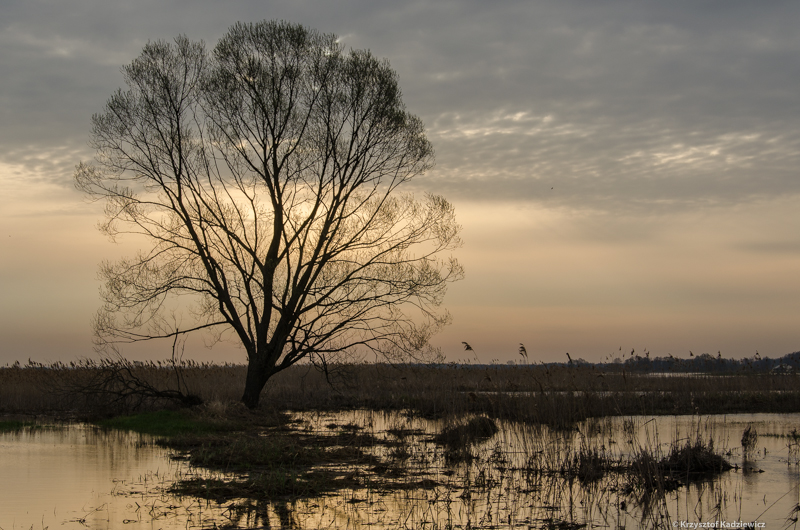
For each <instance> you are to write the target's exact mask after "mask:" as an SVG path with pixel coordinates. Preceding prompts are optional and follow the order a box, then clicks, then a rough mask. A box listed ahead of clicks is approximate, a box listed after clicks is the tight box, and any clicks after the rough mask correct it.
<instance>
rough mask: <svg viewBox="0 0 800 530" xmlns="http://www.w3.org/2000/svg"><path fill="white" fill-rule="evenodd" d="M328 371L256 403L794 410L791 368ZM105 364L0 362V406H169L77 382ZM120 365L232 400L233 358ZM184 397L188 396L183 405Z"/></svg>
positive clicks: (518, 415) (114, 410)
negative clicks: (719, 371)
mask: <svg viewBox="0 0 800 530" xmlns="http://www.w3.org/2000/svg"><path fill="white" fill-rule="evenodd" d="M334 368H335V369H334V370H332V371H330V372H329V373H327V374H323V373H320V372H319V371H317V370H316V369H314V368H313V367H311V366H302V365H300V366H294V367H292V368H290V369H288V370H285V371H284V372H281V373H279V374H277V375H276V376H274V377H273V378H272V379H270V381H269V383H268V385H267V388H266V389H265V390H264V393H263V394H262V398H261V406H262V407H263V408H266V409H270V410H342V409H348V408H360V409H373V410H411V411H414V413H415V414H418V415H421V416H424V417H447V416H451V415H453V416H462V415H464V414H483V415H486V416H488V417H491V418H494V419H508V420H514V421H522V422H530V423H543V424H547V425H550V426H554V427H561V428H570V426H571V425H573V424H574V423H575V422H576V421H581V420H584V419H586V418H592V417H603V416H617V415H659V414H698V413H699V414H723V413H736V412H800V385H798V382H800V376H798V375H795V374H770V373H756V372H739V373H735V374H721V375H720V374H713V375H712V374H673V375H672V376H670V377H663V376H660V375H658V374H639V373H634V374H630V373H625V372H624V371H623V372H620V371H618V370H616V369H615V367H613V366H612V367H610V368H611V369H609V370H603V369H599V368H597V367H594V366H565V365H555V366H554V365H550V366H544V365H535V366H513V367H509V366H505V365H496V366H488V367H487V366H471V365H457V364H451V365H435V366H426V365H387V364H358V365H342V366H337V367H334ZM105 369H107V367H106V366H103V365H101V364H100V363H94V362H88V361H87V362H81V363H70V364H61V363H55V364H48V365H45V364H38V363H29V364H28V365H24V366H20V365H14V366H6V367H0V413H2V414H4V415H32V416H36V415H54V416H59V417H77V418H91V417H98V416H108V415H114V414H120V413H126V412H134V411H137V410H155V409H159V408H164V407H169V406H176V405H180V403H176V402H171V401H170V400H169V399H167V398H163V397H162V398H158V397H152V398H148V399H138V400H137V399H134V398H130V397H129V398H126V399H115V396H114V395H112V394H111V393H106V394H103V393H102V392H97V391H95V390H96V389H94V390H93V391H91V392H88V391H87V390H86V388H87V386H88V383H87V382H90V381H93V380H94V379H96V378H97V377H98V374H100V373H102V371H103V370H105ZM129 369H130V373H131V374H133V376H134V377H135V378H137V379H138V380H140V381H143V382H145V384H147V385H149V386H150V387H151V388H153V389H155V390H158V391H160V392H181V393H182V394H184V395H188V396H192V397H196V398H197V400H198V401H197V403H199V402H206V403H209V402H229V401H238V399H239V398H240V395H241V391H242V389H243V382H244V377H245V373H246V369H245V367H244V366H241V365H230V364H228V365H220V364H199V363H194V362H184V363H181V364H180V365H178V366H177V369H176V366H174V365H172V364H171V363H169V362H148V363H129ZM190 403H195V402H192V401H190Z"/></svg>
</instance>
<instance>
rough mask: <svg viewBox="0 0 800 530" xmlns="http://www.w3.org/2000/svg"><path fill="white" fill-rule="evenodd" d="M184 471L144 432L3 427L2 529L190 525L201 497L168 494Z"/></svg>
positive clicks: (0, 473) (0, 466)
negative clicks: (168, 487) (155, 523)
mask: <svg viewBox="0 0 800 530" xmlns="http://www.w3.org/2000/svg"><path fill="white" fill-rule="evenodd" d="M183 472H185V470H184V469H182V468H181V464H179V463H175V462H171V461H170V460H169V458H168V452H167V451H165V450H164V449H162V448H159V447H157V446H156V445H154V444H153V443H152V439H151V438H149V437H147V436H143V435H138V434H133V433H128V432H120V431H104V430H100V429H98V428H95V427H92V426H87V425H66V426H63V425H62V426H38V427H34V428H25V429H22V430H19V431H14V432H5V433H0V477H3V480H2V481H0V528H2V529H3V530H11V529H25V530H29V529H33V530H36V529H46V528H48V527H49V528H64V529H67V530H70V529H85V528H123V527H124V528H130V529H135V528H152V527H153V526H152V523H153V521H159V522H160V521H163V522H164V523H166V524H161V523H159V526H158V527H161V528H185V527H186V523H187V521H189V520H191V519H192V518H194V519H198V520H199V517H200V516H195V515H192V514H193V513H197V512H198V506H195V505H199V504H201V503H198V502H197V501H196V500H186V501H181V500H178V499H174V498H170V497H165V496H164V495H163V486H164V485H167V484H171V483H172V482H173V481H174V480H175V478H176V476H179V475H180V474H182V473H183ZM12 477H13V478H12ZM202 504H203V505H204V504H205V503H202Z"/></svg>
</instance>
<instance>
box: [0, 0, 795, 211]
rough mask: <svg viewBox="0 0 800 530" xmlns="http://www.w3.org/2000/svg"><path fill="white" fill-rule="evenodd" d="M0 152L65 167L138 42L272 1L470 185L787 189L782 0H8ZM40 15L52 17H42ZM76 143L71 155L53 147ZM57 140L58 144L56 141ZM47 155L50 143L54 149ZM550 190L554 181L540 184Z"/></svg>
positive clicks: (614, 190) (790, 123)
mask: <svg viewBox="0 0 800 530" xmlns="http://www.w3.org/2000/svg"><path fill="white" fill-rule="evenodd" d="M4 9H5V11H4V21H3V23H2V25H0V45H2V46H3V49H4V53H3V55H2V58H0V68H2V69H3V72H4V76H3V78H2V80H0V104H1V105H0V108H2V111H0V112H2V122H3V123H4V124H14V125H13V126H10V125H5V126H4V127H2V128H1V129H0V143H1V144H2V149H1V150H0V159H2V160H3V161H5V162H7V163H19V164H24V165H27V166H29V167H31V168H35V169H37V170H38V171H41V169H42V167H43V166H44V165H47V164H50V165H51V166H52V168H53V175H54V177H53V178H57V179H61V180H62V181H64V182H67V181H68V180H69V178H68V177H69V174H70V173H71V167H72V165H73V164H74V162H77V158H85V157H87V156H90V155H91V151H89V150H88V148H87V147H86V142H87V138H88V129H89V117H90V116H91V114H92V113H93V112H96V111H97V110H99V109H100V108H101V107H102V104H103V103H104V101H105V100H106V98H107V97H108V96H109V95H110V94H111V92H112V91H113V90H114V89H115V88H116V87H117V86H119V84H120V83H121V77H120V75H119V67H120V66H121V65H122V64H124V63H127V62H129V61H130V60H131V59H133V58H134V57H135V56H136V55H137V54H138V52H139V50H140V49H141V46H142V45H143V44H144V43H145V42H146V41H147V40H152V39H157V38H163V39H171V38H173V37H175V36H176V35H178V34H180V33H186V34H187V35H189V37H190V38H193V39H197V40H200V39H203V40H205V41H206V42H207V43H208V44H209V45H210V46H213V43H214V42H215V41H216V39H217V38H219V36H220V35H222V33H224V31H225V30H226V29H227V27H228V26H229V25H230V24H232V23H233V22H234V21H236V20H250V21H252V20H259V19H262V18H267V17H269V18H283V19H287V20H291V21H295V22H300V23H303V24H306V25H309V26H311V27H315V28H317V29H319V30H321V31H325V32H334V33H337V34H339V35H340V36H341V40H342V42H343V43H344V44H345V45H346V46H352V47H355V48H370V49H372V50H373V51H374V53H375V54H376V55H378V56H382V57H388V58H389V59H390V61H391V63H392V65H393V66H394V67H395V68H396V69H397V71H398V73H399V75H400V82H401V86H402V88H403V90H404V95H405V100H406V102H407V104H408V108H409V110H410V111H412V112H414V113H415V114H418V115H420V116H421V117H422V118H423V120H424V121H425V123H426V124H427V126H428V130H429V136H430V138H431V139H432V141H433V142H434V145H435V147H436V150H437V156H438V159H437V167H436V169H435V170H434V171H433V172H431V174H430V175H429V177H428V178H426V179H424V180H420V182H419V184H418V186H420V187H422V188H425V189H429V190H433V191H438V192H442V193H445V194H447V195H448V196H453V197H460V198H464V199H469V200H480V199H483V200H509V199H514V200H523V201H532V202H535V203H541V204H547V205H562V206H566V207H570V208H587V209H605V210H608V211H611V210H614V209H619V208H640V209H642V210H648V209H652V208H659V209H667V210H669V209H683V208H695V207H698V206H708V205H730V204H737V203H742V202H747V201H750V200H753V199H754V198H756V199H757V198H763V197H770V196H781V195H787V194H789V195H796V194H800V179H797V178H796V176H797V169H796V168H797V167H800V165H799V164H798V163H800V133H798V132H797V130H796V124H795V119H794V116H796V115H797V113H798V111H799V110H800V108H798V107H800V96H798V95H797V92H796V90H795V87H796V86H797V84H798V80H800V65H798V63H797V61H796V60H795V59H794V58H795V57H796V56H797V54H798V52H800V36H798V34H797V32H796V28H795V26H794V23H793V21H795V20H797V15H798V14H800V13H799V11H800V7H798V6H797V5H795V4H794V3H790V2H769V3H766V4H764V3H761V4H758V5H755V4H752V3H751V2H732V1H726V2H716V1H711V2H690V1H675V2H649V3H641V2H631V1H627V0H615V1H608V2H602V3H599V2H589V1H585V0H583V1H578V0H574V1H564V0H559V1H555V0H552V1H544V2H536V3H531V2H522V1H503V2H495V3H492V4H491V5H488V4H485V3H482V2H436V3H430V2H417V1H404V2H392V3H388V2H387V3H375V2H362V1H346V2H338V3H337V4H336V5H335V6H333V5H329V4H322V5H320V4H319V3H316V2H310V1H299V2H288V1H279V2H273V3H271V5H270V9H269V10H265V9H263V5H262V4H261V3H259V2H255V1H243V2H237V3H235V4H230V3H225V4H220V3H218V2H212V1H210V0H208V1H201V2H193V3H192V5H191V9H189V6H188V5H187V4H186V3H185V2H180V1H173V2H166V3H164V2H161V3H159V2H154V1H147V2H137V3H136V4H135V5H133V4H130V3H123V2H99V1H97V0H75V1H71V2H64V3H59V4H52V5H51V4H44V3H42V2H22V1H12V2H7V6H4ZM45 14H46V16H45ZM65 152H70V153H74V154H75V155H77V156H76V160H74V161H71V162H70V163H66V162H67V161H66V159H65V158H64V157H63V156H61V154H62V153H65ZM50 153H53V154H52V156H51V155H50ZM48 157H49V158H50V160H49V161H48V160H46V159H47V158H48ZM551 188H552V190H551Z"/></svg>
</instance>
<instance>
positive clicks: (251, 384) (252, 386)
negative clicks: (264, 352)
mask: <svg viewBox="0 0 800 530" xmlns="http://www.w3.org/2000/svg"><path fill="white" fill-rule="evenodd" d="M267 379H269V374H268V373H267V371H266V370H264V369H263V368H262V367H261V366H259V363H257V362H255V360H252V359H251V360H250V362H249V363H248V365H247V379H246V380H245V383H244V394H243V395H242V403H244V405H245V406H246V407H247V408H248V409H254V408H256V407H257V406H258V400H259V398H260V397H261V391H262V390H263V389H264V385H265V384H267Z"/></svg>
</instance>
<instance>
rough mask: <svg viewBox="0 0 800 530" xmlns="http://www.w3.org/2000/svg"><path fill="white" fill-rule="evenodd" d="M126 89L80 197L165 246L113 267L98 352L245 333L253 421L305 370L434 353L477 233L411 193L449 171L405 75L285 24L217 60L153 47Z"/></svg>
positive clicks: (84, 174) (190, 50)
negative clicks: (364, 356) (330, 362)
mask: <svg viewBox="0 0 800 530" xmlns="http://www.w3.org/2000/svg"><path fill="white" fill-rule="evenodd" d="M122 73H123V76H124V81H125V83H126V85H127V88H124V89H120V90H118V91H116V92H115V93H114V94H113V95H112V96H111V98H110V99H109V100H108V102H107V104H106V106H105V109H104V110H103V111H102V112H101V113H99V114H96V115H95V116H93V118H92V125H93V126H92V133H91V138H92V140H91V142H92V147H93V148H94V149H95V151H96V156H95V161H94V163H92V164H85V163H81V164H80V165H79V166H78V168H77V170H76V174H75V181H76V185H77V186H78V188H79V189H81V190H84V191H85V192H86V193H88V194H89V195H91V196H92V197H94V198H97V199H103V200H105V202H106V210H105V213H106V217H105V221H104V222H103V223H102V225H101V229H102V230H103V231H104V232H105V233H107V234H108V235H109V236H111V237H116V236H117V235H118V234H123V233H132V234H139V235H142V236H144V237H145V238H146V239H147V241H148V242H149V247H148V248H146V249H144V250H142V251H140V252H139V254H137V255H136V256H133V257H130V258H127V259H123V260H120V261H118V262H114V263H104V264H103V265H102V266H101V276H102V278H103V280H104V287H103V289H102V291H101V293H102V300H103V305H102V307H101V309H100V311H99V312H98V315H97V317H96V319H95V336H96V342H97V344H98V346H100V347H104V346H107V345H110V344H118V343H125V342H135V341H140V340H148V339H153V338H159V337H173V338H175V337H177V336H183V335H184V334H186V333H190V332H195V331H200V330H205V331H210V332H211V333H212V334H213V336H215V337H221V336H222V334H223V333H224V332H225V331H226V330H227V331H231V332H232V334H233V336H234V337H235V339H236V340H238V341H239V342H240V343H241V345H242V346H243V348H244V350H245V351H246V354H247V359H248V373H247V380H246V383H245V390H244V394H243V398H242V399H243V401H244V403H245V404H246V405H248V406H249V407H254V406H256V405H257V404H258V401H259V396H260V393H261V390H262V389H263V388H264V386H265V384H266V382H267V380H268V379H269V377H271V376H272V375H274V374H275V373H277V372H279V371H280V370H283V369H285V368H287V367H289V366H291V365H293V364H295V363H297V362H298V361H300V360H301V359H312V360H314V359H316V360H320V361H322V362H326V360H327V359H330V358H331V356H334V357H335V356H337V355H341V354H342V353H344V352H352V351H354V350H357V349H362V350H364V349H366V350H368V351H374V352H376V353H378V354H380V355H384V356H390V357H393V358H396V357H397V356H405V355H409V354H411V355H414V354H420V353H422V352H424V351H425V350H426V348H428V338H429V337H430V335H431V333H433V332H435V331H436V330H438V329H439V328H440V327H441V326H442V325H443V324H445V323H446V322H447V321H448V318H449V317H448V314H447V312H446V311H444V310H442V309H441V307H440V305H441V302H442V298H443V296H444V294H445V290H446V287H447V284H448V283H449V282H451V281H454V280H457V279H460V278H461V277H462V276H463V270H462V268H461V266H460V264H459V263H458V262H457V260H455V259H454V258H453V257H452V255H451V251H452V250H454V249H455V248H457V247H458V246H460V244H461V242H460V239H459V235H458V234H459V230H460V227H459V226H458V224H457V223H456V220H455V214H454V210H453V207H452V206H451V205H450V204H449V203H448V202H447V201H446V200H445V199H444V198H442V197H439V196H435V195H425V196H424V197H422V198H418V197H415V196H413V195H410V194H403V193H401V191H400V190H398V188H399V187H400V186H401V185H404V184H406V183H407V182H409V181H410V180H411V179H413V178H415V177H417V176H419V175H422V174H423V173H425V172H426V171H427V170H428V169H430V168H431V167H432V165H433V160H434V158H433V148H432V146H431V144H430V142H429V141H428V140H427V138H426V136H425V131H424V127H423V124H422V122H421V120H420V119H419V118H417V117H416V116H414V115H412V114H410V113H409V112H408V111H407V110H406V108H405V106H404V104H403V101H402V98H401V93H400V89H399V86H398V80H397V75H396V73H395V72H394V71H393V70H392V69H391V67H390V65H389V63H388V62H387V61H386V60H380V59H377V58H375V57H374V56H373V55H372V54H371V53H370V52H369V51H363V50H351V51H348V52H345V50H344V48H343V46H342V45H341V44H340V43H339V42H338V40H337V38H336V37H335V36H334V35H328V34H322V33H318V32H316V31H313V30H310V29H307V28H305V27H302V26H299V25H293V24H289V23H285V22H274V21H271V22H268V21H265V22H259V23H255V24H244V23H238V24H236V25H234V26H233V27H231V28H230V29H229V31H228V32H227V34H226V35H225V36H224V37H223V38H222V39H221V40H220V41H219V43H218V44H217V45H216V47H215V48H214V49H213V51H212V52H210V53H209V52H208V51H207V50H206V49H205V46H204V45H203V44H202V43H198V42H192V41H190V40H189V39H188V38H186V37H184V36H181V37H178V38H176V39H175V40H174V42H163V41H158V42H151V43H148V44H147V45H146V46H145V47H144V49H143V51H142V54H141V55H140V56H139V57H138V58H136V59H135V60H134V61H133V62H132V63H131V64H129V65H127V66H124V67H123V68H122ZM176 300H177V301H178V302H176ZM181 309H183V310H184V313H183V316H182V317H180V318H178V317H174V316H173V311H174V310H181ZM187 322H191V324H187Z"/></svg>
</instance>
